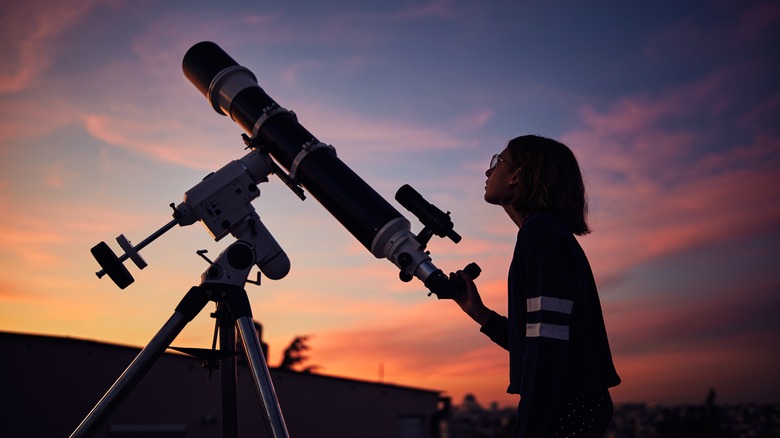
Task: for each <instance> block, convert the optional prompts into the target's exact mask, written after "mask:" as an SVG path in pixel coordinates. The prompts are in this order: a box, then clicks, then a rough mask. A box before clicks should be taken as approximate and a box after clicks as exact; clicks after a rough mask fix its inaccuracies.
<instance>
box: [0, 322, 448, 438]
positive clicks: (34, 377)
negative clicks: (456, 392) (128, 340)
mask: <svg viewBox="0 0 780 438" xmlns="http://www.w3.org/2000/svg"><path fill="white" fill-rule="evenodd" d="M0 351H2V361H0V436H3V437H9V438H28V437H29V438H38V437H41V438H44V437H46V438H48V437H54V438H57V437H67V436H69V435H70V434H71V433H72V432H73V430H74V429H75V428H76V427H77V426H78V425H79V423H80V422H81V420H83V419H84V417H86V415H87V414H88V413H89V411H90V410H91V409H92V407H93V406H94V405H95V404H96V403H97V402H98V400H99V399H100V398H101V397H102V396H103V394H105V392H106V391H107V390H108V389H109V388H110V387H111V385H112V384H113V383H114V381H115V380H116V379H117V378H118V377H119V375H120V374H121V373H122V372H123V371H124V369H125V368H126V367H127V366H128V365H129V364H130V362H131V361H132V360H133V359H134V358H135V356H136V355H137V354H138V352H139V351H140V349H139V348H131V347H124V346H118V345H112V344H105V343H98V342H91V341H84V340H76V339H70V338H62V337H52V336H37V335H29V334H14V333H1V332H0ZM202 362H203V361H202V360H201V359H196V358H192V357H189V356H184V355H181V354H172V353H166V354H165V355H163V357H161V358H160V359H159V360H158V361H157V362H156V363H155V364H154V366H153V367H152V368H151V370H150V371H149V372H148V373H147V375H146V376H145V377H144V378H143V380H142V381H141V382H140V383H139V384H138V386H137V387H136V388H135V389H134V390H133V392H132V393H131V394H130V395H129V396H128V398H127V399H126V400H125V401H124V402H123V403H122V405H121V406H120V407H119V408H118V409H117V411H116V412H115V413H114V414H113V415H112V416H111V418H110V419H109V420H108V421H107V424H105V425H103V426H102V428H101V430H100V432H99V434H98V435H97V436H98V437H100V438H103V437H105V438H174V437H175V438H184V437H186V438H201V437H203V438H206V437H209V438H213V437H219V436H221V433H222V426H221V423H220V422H221V419H220V416H221V403H222V397H221V387H222V385H221V383H220V379H219V372H218V371H217V372H215V373H214V375H213V377H212V378H211V379H210V380H209V379H208V377H207V375H208V371H207V370H204V369H203V368H202V367H201V364H202ZM271 378H272V380H273V384H274V387H275V388H276V393H277V396H278V398H279V403H280V405H281V408H282V411H283V414H284V418H285V422H286V424H287V428H288V430H289V433H290V436H291V437H292V438H306V437H317V438H327V437H339V438H345V437H360V438H363V437H372V438H384V437H386V438H424V437H425V438H427V437H439V436H441V434H442V431H441V430H440V425H439V423H440V421H439V417H440V415H441V414H440V413H439V412H438V409H439V408H438V406H439V403H440V401H441V400H440V395H439V392H438V391H431V390H424V389H417V388H410V387H403V386H397V385H389V384H381V383H374V382H366V381H358V380H351V379H346V378H338V377H329V376H324V375H319V374H308V373H297V372H291V371H283V370H279V369H271ZM237 380H238V394H237V397H236V400H237V405H238V407H237V409H238V417H239V424H238V429H239V436H241V437H250V436H251V437H264V436H268V435H267V432H266V427H265V424H264V421H263V413H262V409H261V407H260V403H259V402H258V398H257V395H256V392H255V389H254V385H253V382H252V380H251V377H250V376H249V373H248V370H247V369H246V368H245V367H243V366H240V367H239V371H238V377H237Z"/></svg>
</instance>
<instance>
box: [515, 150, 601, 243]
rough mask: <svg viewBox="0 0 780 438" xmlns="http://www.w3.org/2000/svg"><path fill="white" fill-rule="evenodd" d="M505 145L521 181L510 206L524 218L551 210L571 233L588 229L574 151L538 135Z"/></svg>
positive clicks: (578, 233) (586, 212)
mask: <svg viewBox="0 0 780 438" xmlns="http://www.w3.org/2000/svg"><path fill="white" fill-rule="evenodd" d="M507 149H508V152H509V157H510V159H511V160H512V163H513V164H515V165H516V166H518V167H519V168H520V171H519V172H518V176H519V179H520V184H518V185H517V187H518V188H517V189H516V190H515V193H514V195H513V196H512V198H511V199H510V200H509V202H510V204H511V205H512V207H514V209H515V210H517V212H518V213H520V215H521V216H523V217H524V218H525V217H528V216H529V215H531V214H532V213H535V212H537V211H542V210H545V211H550V212H553V213H555V214H557V215H558V216H559V217H561V218H562V219H563V220H564V222H566V224H567V225H569V227H571V229H572V232H573V233H574V234H576V235H584V234H588V233H590V232H591V229H590V227H589V226H588V222H587V216H588V202H587V200H586V197H585V184H584V182H583V180H582V173H581V172H580V166H579V164H578V163H577V159H576V158H575V157H574V153H572V151H571V150H570V149H569V148H568V147H567V146H566V145H564V144H562V143H559V142H557V141H555V140H552V139H549V138H545V137H540V136H537V135H523V136H520V137H517V138H514V139H512V140H511V141H510V142H509V145H508V146H507Z"/></svg>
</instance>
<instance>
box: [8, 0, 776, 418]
mask: <svg viewBox="0 0 780 438" xmlns="http://www.w3.org/2000/svg"><path fill="white" fill-rule="evenodd" d="M369 4H370V5H369ZM200 41H214V42H216V43H217V44H219V45H220V46H221V47H222V48H223V49H224V50H225V51H226V52H227V53H229V54H230V55H231V56H232V57H233V58H234V59H235V60H237V61H238V62H239V63H240V64H241V65H244V66H246V67H247V68H249V69H250V70H251V71H253V72H254V73H255V74H256V75H257V77H258V81H259V83H260V85H261V86H262V87H263V88H264V89H265V91H266V92H267V93H268V94H269V95H270V96H271V97H273V98H274V99H275V100H276V101H277V102H279V103H280V104H281V105H282V106H284V107H285V108H288V109H291V110H293V111H295V113H296V114H297V115H298V119H299V120H300V122H301V123H302V124H303V125H304V126H305V127H306V128H307V129H308V130H309V131H311V132H312V133H313V134H314V135H316V136H317V138H318V139H320V140H321V141H323V142H325V143H329V144H332V145H333V146H334V147H335V148H336V151H337V152H338V156H339V157H340V158H341V160H342V161H344V162H345V163H346V164H347V165H348V166H350V167H351V168H352V170H354V171H355V172H356V173H357V174H358V175H360V176H361V177H362V178H363V179H364V180H366V181H367V182H368V183H369V184H370V185H371V186H372V187H374V189H376V190H377V192H379V193H380V194H381V195H382V196H384V197H385V198H386V199H387V200H388V202H390V203H391V204H392V205H393V206H395V207H396V208H397V209H398V210H399V211H400V212H401V213H402V214H404V215H405V216H406V217H407V218H408V219H409V220H410V221H411V223H412V231H414V232H418V231H419V230H420V229H421V228H422V225H421V224H420V223H419V221H418V220H417V219H416V218H415V217H414V216H413V215H412V214H411V213H409V212H408V211H406V210H405V209H404V208H403V207H401V206H400V205H398V204H397V203H396V201H395V200H394V195H395V192H396V190H397V189H398V188H399V187H400V186H402V185H403V184H410V185H411V186H413V187H414V188H415V189H416V190H417V191H418V192H420V193H421V194H422V195H423V196H424V197H425V198H426V199H427V200H428V201H429V202H431V203H433V204H435V205H436V206H438V207H439V208H440V209H442V210H444V211H450V212H451V214H452V220H453V222H454V224H455V230H456V231H457V232H458V233H459V234H460V235H461V236H462V237H463V240H462V241H461V242H460V243H459V244H457V245H456V244H454V243H452V242H451V241H449V240H445V239H440V238H437V237H434V239H433V240H431V242H430V244H429V246H428V248H429V250H430V251H431V257H432V259H433V262H434V263H435V264H436V265H437V266H438V267H440V268H441V269H443V270H444V271H445V272H450V271H454V270H457V269H461V268H462V267H463V266H465V265H466V264H467V263H469V262H472V261H475V262H477V263H478V264H479V265H480V266H481V267H482V269H483V273H482V275H481V277H480V278H479V279H478V282H477V284H478V286H479V287H480V290H481V292H482V294H483V298H484V300H485V301H486V303H487V304H488V306H490V307H492V308H494V309H496V310H497V311H499V312H502V313H503V312H505V310H506V277H507V269H508V265H509V262H510V258H511V252H512V247H513V245H514V240H515V234H516V228H515V227H514V225H513V224H512V223H511V222H510V221H509V219H508V218H507V217H506V215H505V214H504V213H503V211H502V210H501V209H500V208H497V207H495V206H491V205H488V204H486V203H485V202H484V201H483V199H482V196H483V192H484V183H485V170H486V169H487V166H488V163H489V160H490V157H491V155H492V154H494V153H497V152H500V151H501V149H503V147H504V146H505V145H506V143H507V141H508V140H510V139H511V138H513V137H515V136H517V135H521V134H527V133H534V134H541V135H545V136H549V137H553V138H556V139H558V140H561V141H563V142H564V143H566V144H568V145H569V146H570V147H571V148H572V149H573V150H574V152H575V154H576V155H577V157H578V159H579V160H580V164H581V166H582V168H583V172H584V174H585V177H586V179H587V183H588V190H589V198H590V202H591V220H592V225H593V228H594V229H595V232H594V233H593V234H591V235H589V236H586V237H583V238H581V239H580V241H581V243H582V245H583V247H584V248H585V250H586V252H587V254H588V256H589V258H590V261H591V264H592V266H593V270H594V272H595V274H596V277H597V282H598V284H599V289H600V295H601V300H602V306H603V310H604V314H605V319H606V323H607V329H608V332H609V336H610V343H611V346H612V351H613V356H614V359H615V363H616V366H617V368H618V372H619V373H620V375H621V377H622V379H623V383H622V384H621V385H620V386H619V387H617V388H615V389H614V390H613V397H614V398H615V400H616V401H617V402H628V401H657V402H662V403H682V402H701V401H703V400H704V399H705V397H706V395H707V392H708V391H709V389H710V388H715V389H716V391H717V393H718V397H719V400H721V401H732V402H738V401H757V402H768V401H780V399H779V398H778V397H780V372H778V370H780V353H779V352H778V345H780V316H778V314H777V313H778V311H780V275H778V263H780V262H778V260H780V52H779V51H778V47H780V3H778V2H776V1H747V2H734V1H725V0H724V1H710V2H703V1H686V2H679V1H662V2H620V1H609V2H607V1H596V2H577V1H559V2H545V1H503V0H498V1H483V2H471V1H465V0H431V1H418V2H415V1H394V2H363V1H354V0H353V1H338V0H336V1H328V2H323V1H313V0H302V1H292V2H263V1H260V2H258V1H254V2H249V1H234V2H209V1H156V0H142V1H121V0H120V1H110V2H108V1H97V0H75V1H71V2H61V1H54V0H29V1H24V2H19V1H17V2H11V1H6V2H2V4H0V53H2V64H0V212H2V215H0V270H1V271H0V272H2V276H0V331H11V332H23V333H35V334H45V335H55V336H65V337H72V338H77V339H88V340H96V341H103V342H110V343H117V344H122V345H132V346H143V345H145V344H146V343H147V342H148V341H149V340H150V339H151V337H152V336H153V335H154V334H155V333H156V332H157V331H158V330H159V329H160V327H161V326H162V325H163V323H164V322H165V321H166V320H167V319H168V317H169V316H170V315H171V314H172V312H173V310H174V308H175V306H176V304H177V303H178V302H179V301H180V300H181V298H182V297H183V296H184V293H185V292H186V291H187V290H188V289H189V288H190V287H191V286H193V285H197V284H198V283H199V282H200V275H201V273H202V272H203V271H205V270H206V268H207V264H206V262H205V261H204V260H203V259H201V258H200V257H198V256H197V255H196V253H195V252H196V251H197V250H199V249H207V250H208V251H209V256H210V257H216V255H217V254H219V252H220V251H221V250H223V249H224V248H225V247H227V245H229V244H230V243H232V241H231V238H226V239H223V240H220V241H219V242H215V241H214V240H213V239H212V238H211V237H210V235H209V234H208V232H207V231H206V229H205V228H204V227H202V226H201V225H200V224H196V225H192V226H189V227H176V228H174V229H173V230H171V231H169V232H168V233H166V234H165V235H163V236H162V237H161V238H160V239H158V240H157V241H155V242H154V243H152V244H151V245H150V246H148V247H147V248H146V249H144V250H142V251H141V255H142V257H143V258H144V259H145V260H146V261H147V263H148V264H149V266H148V267H147V268H146V269H144V270H143V271H140V270H138V269H137V268H136V267H135V266H134V265H133V264H132V263H129V264H128V267H129V269H130V272H131V273H132V274H133V275H134V276H135V279H136V281H135V283H134V284H133V285H131V286H130V287H128V288H127V289H125V290H124V291H120V290H119V289H118V288H117V287H116V286H115V285H114V284H113V283H112V282H111V281H110V280H109V279H108V278H104V279H102V280H99V279H98V278H97V277H96V276H95V271H97V270H99V266H98V265H97V263H96V262H95V260H94V259H93V258H92V256H91V254H90V251H89V249H90V248H91V247H92V246H93V245H95V244H97V243H98V242H100V241H106V242H107V243H108V244H109V245H110V246H111V247H112V248H113V249H114V250H115V251H117V252H119V246H118V244H117V243H116V240H115V238H116V236H118V235H120V234H124V235H125V236H126V237H127V238H128V239H129V240H131V241H132V242H135V243H138V242H140V241H141V240H143V239H144V238H145V237H147V236H148V235H149V234H151V233H152V232H154V231H156V230H157V229H158V228H160V227H161V226H163V225H164V224H165V223H167V222H168V221H169V220H170V216H171V210H170V208H169V207H168V205H169V204H170V203H172V202H173V203H179V202H181V201H182V199H183V195H184V192H186V191H187V190H188V189H189V188H190V187H192V186H193V185H195V184H197V183H198V182H199V181H200V180H201V179H202V178H203V177H204V176H205V175H206V174H208V173H209V172H211V171H214V170H217V169H218V168H220V167H222V166H223V165H225V164H226V163H228V162H230V161H231V160H234V159H238V158H240V157H241V156H243V155H244V153H245V152H244V150H243V148H244V145H243V143H242V140H241V138H240V134H241V133H242V132H243V131H242V130H241V128H240V127H239V126H238V125H237V124H236V123H234V122H233V121H231V120H230V119H229V118H227V117H223V116H220V115H218V114H216V113H215V112H214V110H213V109H212V108H211V106H210V105H209V103H208V102H207V101H206V99H205V98H204V97H203V96H202V95H201V94H200V92H198V90H197V89H196V88H195V87H194V86H193V85H192V84H191V83H189V81H187V79H186V78H185V77H184V75H183V74H182V69H181V61H182V58H183V56H184V54H185V53H186V51H187V50H188V49H189V48H190V47H191V46H192V45H194V44H195V43H198V42H200ZM260 190H261V192H262V195H261V196H260V198H259V199H257V200H255V201H254V202H253V204H252V205H253V206H254V207H255V208H256V209H257V211H258V213H259V214H260V216H261V218H262V220H263V222H264V223H265V225H266V226H267V227H268V229H269V230H270V231H271V232H272V233H273V235H274V236H275V238H276V240H277V241H278V242H279V243H280V244H281V246H282V247H283V248H284V249H285V251H286V252H287V254H288V256H289V258H290V259H291V263H292V269H291V272H290V274H289V275H288V276H287V277H285V278H283V279H281V280H277V281H272V280H264V281H263V283H262V285H261V286H259V287H257V286H253V285H248V287H247V291H248V294H249V297H250V299H251V302H252V307H253V310H254V316H255V318H256V319H257V320H258V321H260V322H261V323H262V324H263V326H264V333H263V336H264V340H265V341H266V342H267V343H268V344H269V345H270V354H269V358H268V362H269V364H270V365H271V366H274V365H277V364H278V363H279V362H280V361H281V357H282V351H283V349H284V348H285V346H286V345H287V344H289V342H290V341H291V340H292V339H293V338H294V337H295V336H298V335H310V336H311V339H310V341H309V344H310V347H311V349H310V351H309V356H310V360H309V364H312V365H314V364H316V365H319V366H320V367H321V368H320V369H319V372H320V373H322V374H327V375H335V376H345V377H351V378H357V379H361V380H369V381H380V380H381V381H384V382H389V383H394V384H400V385H407V386H412V387H419V388H425V389H433V390H439V391H442V392H443V393H445V394H447V395H450V396H452V397H453V401H454V402H455V403H459V402H460V401H461V400H462V398H463V396H464V394H466V393H472V394H475V395H476V396H477V399H478V400H479V401H480V402H482V403H483V404H487V403H490V402H492V401H496V402H499V403H500V404H502V405H512V404H515V403H516V402H517V398H516V396H510V395H507V394H506V393H505V390H506V385H507V382H508V370H507V362H508V355H507V354H506V352H504V351H503V350H501V349H500V348H498V347H497V346H495V345H494V344H492V343H491V342H490V341H489V340H488V339H487V338H486V337H485V336H484V335H482V334H480V333H479V327H478V326H477V325H476V324H475V323H474V322H473V321H471V320H470V319H469V318H468V317H466V316H465V315H464V314H463V313H462V312H461V311H460V309H459V308H458V307H457V306H456V305H455V304H454V303H453V302H451V301H438V300H436V298H435V297H428V296H426V294H427V290H426V289H425V288H424V286H423V285H422V283H420V282H419V281H417V280H414V281H413V282H411V283H402V282H401V281H399V280H398V273H397V270H396V268H395V267H394V266H393V265H392V264H391V263H390V262H388V261H387V260H383V259H376V258H374V256H372V255H371V254H370V252H369V251H367V250H366V249H365V248H364V247H363V246H362V245H361V244H360V243H359V242H358V241H357V240H356V239H355V238H353V236H352V235H351V234H350V233H349V232H347V230H346V229H344V228H343V227H342V226H341V225H340V224H339V223H338V221H336V220H335V219H334V218H333V217H332V216H331V215H330V214H329V213H328V212H327V210H325V209H324V208H323V207H322V205H320V204H319V203H318V202H317V200H316V199H314V197H312V196H310V195H309V196H308V197H307V199H306V200H305V201H301V200H299V199H298V198H297V197H296V196H295V195H294V194H293V193H292V192H291V191H290V190H288V189H287V187H286V186H285V185H284V184H282V183H281V182H280V181H279V180H278V179H277V178H275V177H271V180H270V181H269V182H267V183H264V184H261V185H260ZM307 194H308V192H307ZM211 310H212V307H211V306H210V307H209V308H208V309H207V311H204V312H203V313H202V314H201V315H200V316H199V317H198V318H197V319H196V320H195V321H193V322H192V323H191V324H190V325H188V326H187V328H186V329H185V330H184V332H183V333H182V334H181V335H180V336H179V338H178V339H177V340H176V342H175V343H174V345H176V346H185V347H201V348H208V347H209V346H210V345H211V336H212V330H213V320H212V319H211V318H209V315H208V314H209V312H210V311H211Z"/></svg>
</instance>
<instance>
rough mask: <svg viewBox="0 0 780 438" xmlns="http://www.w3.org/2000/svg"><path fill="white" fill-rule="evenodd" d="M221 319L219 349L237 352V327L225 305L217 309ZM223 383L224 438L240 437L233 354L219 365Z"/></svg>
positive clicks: (234, 358) (221, 304)
mask: <svg viewBox="0 0 780 438" xmlns="http://www.w3.org/2000/svg"><path fill="white" fill-rule="evenodd" d="M217 313H218V317H219V348H220V350H222V351H223V352H234V351H235V350H236V325H235V324H233V320H232V319H230V317H229V315H227V313H228V312H227V311H226V310H225V305H224V303H220V304H219V306H218V308H217ZM219 373H220V381H221V382H222V438H236V437H238V410H237V406H236V404H237V396H236V356H235V355H233V354H231V355H229V356H227V357H225V358H223V359H222V360H220V365H219Z"/></svg>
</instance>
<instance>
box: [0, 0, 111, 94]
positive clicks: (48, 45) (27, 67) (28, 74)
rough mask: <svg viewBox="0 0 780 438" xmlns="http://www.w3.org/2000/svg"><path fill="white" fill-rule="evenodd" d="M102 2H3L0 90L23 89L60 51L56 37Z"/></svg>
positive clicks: (33, 80)
mask: <svg viewBox="0 0 780 438" xmlns="http://www.w3.org/2000/svg"><path fill="white" fill-rule="evenodd" d="M98 3H99V2H97V1H92V0H89V1H79V2H76V3H73V4H64V3H62V2H57V1H35V2H4V4H3V6H2V9H3V13H2V15H3V18H4V20H3V22H2V26H0V29H2V30H1V31H0V39H2V40H3V41H5V42H6V43H4V46H5V47H4V51H5V50H7V51H8V52H10V53H4V62H3V65H4V68H3V69H2V73H0V94H7V93H13V92H18V91H21V90H24V89H26V88H28V87H30V86H32V85H34V84H35V82H36V81H37V79H38V76H39V75H40V74H41V73H42V72H43V71H45V70H46V68H48V66H49V65H50V64H51V63H52V61H53V58H54V57H55V56H56V53H57V45H58V41H57V38H58V37H59V36H60V35H62V34H63V33H64V32H65V31H67V30H69V29H71V28H73V27H74V26H76V25H78V23H80V22H81V21H82V20H83V19H84V18H85V17H86V16H87V15H89V14H90V13H91V12H92V11H93V10H94V8H95V6H96V5H97V4H98Z"/></svg>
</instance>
